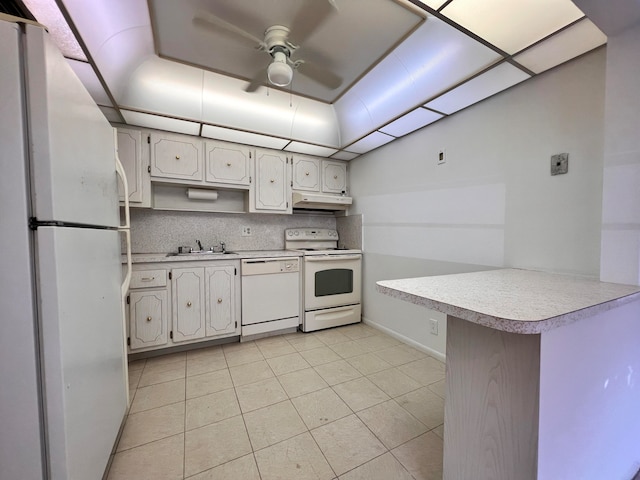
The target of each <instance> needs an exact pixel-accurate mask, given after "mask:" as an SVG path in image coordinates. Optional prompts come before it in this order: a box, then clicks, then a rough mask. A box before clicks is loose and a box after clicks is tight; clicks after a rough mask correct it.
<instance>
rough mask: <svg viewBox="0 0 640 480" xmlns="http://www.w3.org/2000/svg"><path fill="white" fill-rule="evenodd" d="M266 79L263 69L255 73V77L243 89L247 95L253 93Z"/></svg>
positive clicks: (265, 72)
mask: <svg viewBox="0 0 640 480" xmlns="http://www.w3.org/2000/svg"><path fill="white" fill-rule="evenodd" d="M266 79H267V69H266V68H263V69H262V70H260V71H259V72H258V73H256V75H255V77H253V78H252V79H251V81H250V82H249V84H248V85H247V86H246V87H245V88H244V91H245V92H248V93H252V92H255V91H256V90H257V89H258V88H260V87H261V86H262V85H263V84H264V82H265V80H266Z"/></svg>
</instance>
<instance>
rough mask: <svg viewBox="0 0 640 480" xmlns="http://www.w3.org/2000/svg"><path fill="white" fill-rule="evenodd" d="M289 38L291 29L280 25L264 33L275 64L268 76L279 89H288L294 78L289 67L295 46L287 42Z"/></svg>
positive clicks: (271, 66)
mask: <svg viewBox="0 0 640 480" xmlns="http://www.w3.org/2000/svg"><path fill="white" fill-rule="evenodd" d="M288 36H289V29H288V28H287V27H283V26H280V25H274V26H273V27H269V28H268V29H267V31H266V32H265V33H264V42H265V44H266V45H267V51H268V52H269V54H270V55H271V56H272V57H273V62H271V63H270V64H269V67H268V68H267V76H268V78H269V81H270V82H271V83H272V84H273V85H277V86H278V87H286V86H287V85H289V84H290V83H291V79H292V78H293V69H292V68H291V65H289V62H290V60H289V56H290V55H291V50H292V48H293V45H291V44H290V43H289V42H288V41H287V38H288Z"/></svg>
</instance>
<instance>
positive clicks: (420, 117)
mask: <svg viewBox="0 0 640 480" xmlns="http://www.w3.org/2000/svg"><path fill="white" fill-rule="evenodd" d="M441 118H442V115H440V114H439V113H436V112H432V111H431V110H427V109H426V108H422V107H420V108H416V109H415V110H413V111H411V112H409V113H407V114H406V115H403V116H402V117H400V118H398V119H397V120H394V121H393V122H391V123H389V124H388V125H385V126H384V127H382V128H380V129H379V130H380V131H381V132H382V133H386V134H388V135H393V136H394V137H402V136H403V135H406V134H408V133H411V132H413V131H415V130H418V129H419V128H422V127H424V126H425V125H429V124H430V123H433V122H435V121H436V120H439V119H441Z"/></svg>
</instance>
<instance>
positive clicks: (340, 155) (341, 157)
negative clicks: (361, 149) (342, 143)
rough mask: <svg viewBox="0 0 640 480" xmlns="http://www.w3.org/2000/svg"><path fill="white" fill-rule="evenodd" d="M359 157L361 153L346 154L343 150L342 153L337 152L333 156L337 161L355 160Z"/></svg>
mask: <svg viewBox="0 0 640 480" xmlns="http://www.w3.org/2000/svg"><path fill="white" fill-rule="evenodd" d="M359 155H360V154H359V153H352V152H346V151H344V150H342V151H340V152H336V153H334V154H333V155H331V158H335V159H336V160H353V159H354V158H356V157H358V156H359Z"/></svg>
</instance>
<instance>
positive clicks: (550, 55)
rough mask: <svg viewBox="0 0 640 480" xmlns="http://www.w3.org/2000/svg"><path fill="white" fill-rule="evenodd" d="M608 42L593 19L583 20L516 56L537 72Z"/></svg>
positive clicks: (520, 61)
mask: <svg viewBox="0 0 640 480" xmlns="http://www.w3.org/2000/svg"><path fill="white" fill-rule="evenodd" d="M605 43H607V36H606V35H605V34H604V33H602V32H601V31H600V30H599V29H598V27H596V26H595V25H594V24H593V22H592V21H591V20H588V19H584V20H582V21H581V22H578V23H576V24H575V25H573V26H571V27H569V28H567V29H566V30H563V31H562V32H560V33H558V34H557V35H554V36H553V37H551V38H548V39H547V40H545V41H544V42H542V43H539V44H538V45H536V46H534V47H532V48H530V49H528V50H526V51H524V52H523V53H521V54H520V55H517V56H516V57H514V60H515V61H516V62H518V63H520V64H521V65H523V66H525V67H527V68H528V69H529V70H531V71H532V72H535V73H540V72H544V71H545V70H548V69H550V68H552V67H555V66H556V65H560V64H561V63H564V62H566V61H567V60H571V59H572V58H575V57H577V56H578V55H582V54H583V53H586V52H588V51H590V50H593V49H594V48H597V47H599V46H600V45H604V44H605Z"/></svg>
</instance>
